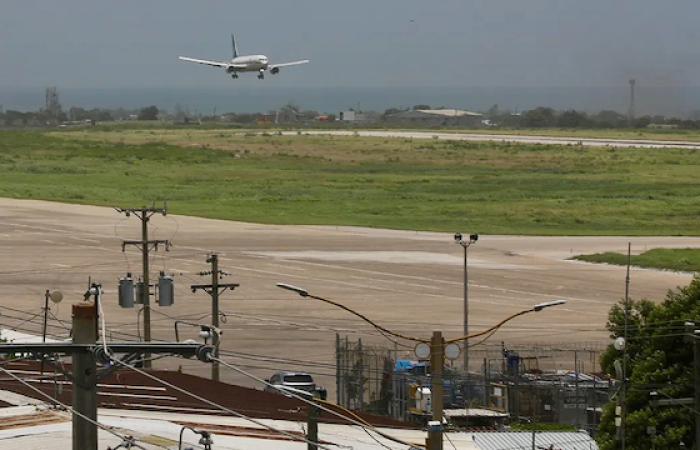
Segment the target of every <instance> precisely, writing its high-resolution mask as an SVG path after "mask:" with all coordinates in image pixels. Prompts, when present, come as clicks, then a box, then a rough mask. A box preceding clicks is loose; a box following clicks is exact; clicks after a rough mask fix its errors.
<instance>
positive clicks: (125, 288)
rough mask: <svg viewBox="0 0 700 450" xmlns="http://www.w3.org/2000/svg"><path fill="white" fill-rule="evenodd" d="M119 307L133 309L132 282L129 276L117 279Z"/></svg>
mask: <svg viewBox="0 0 700 450" xmlns="http://www.w3.org/2000/svg"><path fill="white" fill-rule="evenodd" d="M119 306H121V307H122V308H133V307H134V280H132V279H131V277H130V276H129V275H127V276H125V277H124V278H119Z"/></svg>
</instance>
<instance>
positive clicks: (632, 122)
mask: <svg viewBox="0 0 700 450" xmlns="http://www.w3.org/2000/svg"><path fill="white" fill-rule="evenodd" d="M635 83H636V80H635V79H634V78H631V79H630V110H629V119H630V126H632V125H633V124H634V84H635Z"/></svg>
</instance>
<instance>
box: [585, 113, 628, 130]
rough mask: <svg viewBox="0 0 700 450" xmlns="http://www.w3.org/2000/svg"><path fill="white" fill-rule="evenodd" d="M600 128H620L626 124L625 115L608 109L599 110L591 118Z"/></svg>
mask: <svg viewBox="0 0 700 450" xmlns="http://www.w3.org/2000/svg"><path fill="white" fill-rule="evenodd" d="M593 120H594V121H595V122H596V123H597V124H598V126H599V127H602V128H622V127H626V126H627V122H628V120H627V117H626V116H623V115H622V114H620V113H618V112H616V111H611V110H609V109H607V110H603V111H601V112H599V113H598V114H597V115H596V116H595V118H594V119H593Z"/></svg>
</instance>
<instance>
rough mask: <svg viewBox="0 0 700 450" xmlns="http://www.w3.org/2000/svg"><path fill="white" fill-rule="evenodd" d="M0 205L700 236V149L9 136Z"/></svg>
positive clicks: (124, 133) (2, 151) (1, 155)
mask: <svg viewBox="0 0 700 450" xmlns="http://www.w3.org/2000/svg"><path fill="white" fill-rule="evenodd" d="M0 171H2V177H1V178H0V196H4V197H14V198H31V199H44V200H56V201H64V202H71V203H84V204H97V205H126V206H134V205H143V204H149V203H150V202H151V201H161V200H167V201H168V205H169V209H170V211H171V212H172V213H176V214H188V215H197V216H203V217H210V218H221V219H230V220H242V221H252V222H262V223H279V224H332V225H360V226H372V227H384V228H394V229H415V230H440V231H455V230H469V231H473V232H480V233H506V234H553V235H572V234H575V235H588V234H614V235H622V234H625V235H627V234H628V235H650V234H662V235H700V227H699V226H698V219H699V218H700V177H698V174H699V173H700V151H698V150H692V149H622V148H614V147H606V148H604V147H601V148H598V147H582V146H577V145H570V146H561V145H539V144H528V145H523V144H509V143H501V142H498V143H497V142H467V141H442V140H440V141H428V140H425V141H420V140H403V139H385V138H365V137H340V136H306V135H297V136H276V135H274V134H271V135H266V136H262V135H245V134H232V133H231V132H227V131H224V130H192V129H179V130H172V129H171V130H158V129H148V130H131V129H125V130H114V131H88V130H83V131H60V132H52V133H40V132H0Z"/></svg>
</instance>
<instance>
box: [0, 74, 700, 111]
mask: <svg viewBox="0 0 700 450" xmlns="http://www.w3.org/2000/svg"><path fill="white" fill-rule="evenodd" d="M58 90H59V94H60V99H61V103H62V105H63V107H64V109H68V108H70V107H71V106H79V107H83V108H86V109H92V108H125V109H138V108H141V107H144V106H149V105H156V106H158V107H159V108H161V109H166V110H169V111H173V110H174V108H175V105H177V104H180V105H181V106H182V107H187V108H188V109H189V111H190V112H191V113H195V112H198V113H201V114H212V113H214V112H216V113H224V112H237V113H244V112H250V113H253V112H268V111H274V110H276V109H278V108H280V107H282V106H284V105H285V104H287V103H288V102H290V101H292V102H294V103H295V104H297V105H299V106H300V107H301V108H302V109H304V110H316V111H319V112H325V113H337V112H339V111H341V110H346V109H349V108H353V109H359V110H362V111H379V112H383V111H384V110H386V109H388V108H410V107H412V106H413V105H417V104H428V105H430V106H431V107H433V108H437V107H440V106H444V107H446V108H455V109H466V110H470V111H486V110H487V109H489V108H490V107H491V106H493V105H494V104H497V105H498V106H499V108H500V109H501V110H510V111H524V110H527V109H532V108H536V107H538V106H548V107H552V108H555V109H557V110H565V109H576V110H579V111H586V112H598V111H601V110H604V109H611V110H615V111H618V112H621V113H627V111H628V108H629V99H630V92H629V86H616V87H549V88H542V87H532V88H528V87H502V88H499V87H436V86H428V87H400V86H391V87H299V88H292V87H278V86H270V85H267V86H265V85H262V86H254V87H251V86H243V85H236V84H235V82H232V83H231V87H230V88H176V87H174V88H104V89H98V88H65V89H63V88H61V87H60V86H59V88H58ZM0 105H1V106H2V108H3V109H4V110H8V109H14V110H19V111H32V110H38V109H40V108H42V107H43V106H44V88H43V87H37V88H18V89H13V88H7V87H5V88H0ZM698 110H700V87H645V86H640V85H637V87H636V90H635V112H636V115H637V116H640V115H644V114H651V115H655V114H660V115H666V116H686V115H688V114H690V113H691V112H693V111H698Z"/></svg>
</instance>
